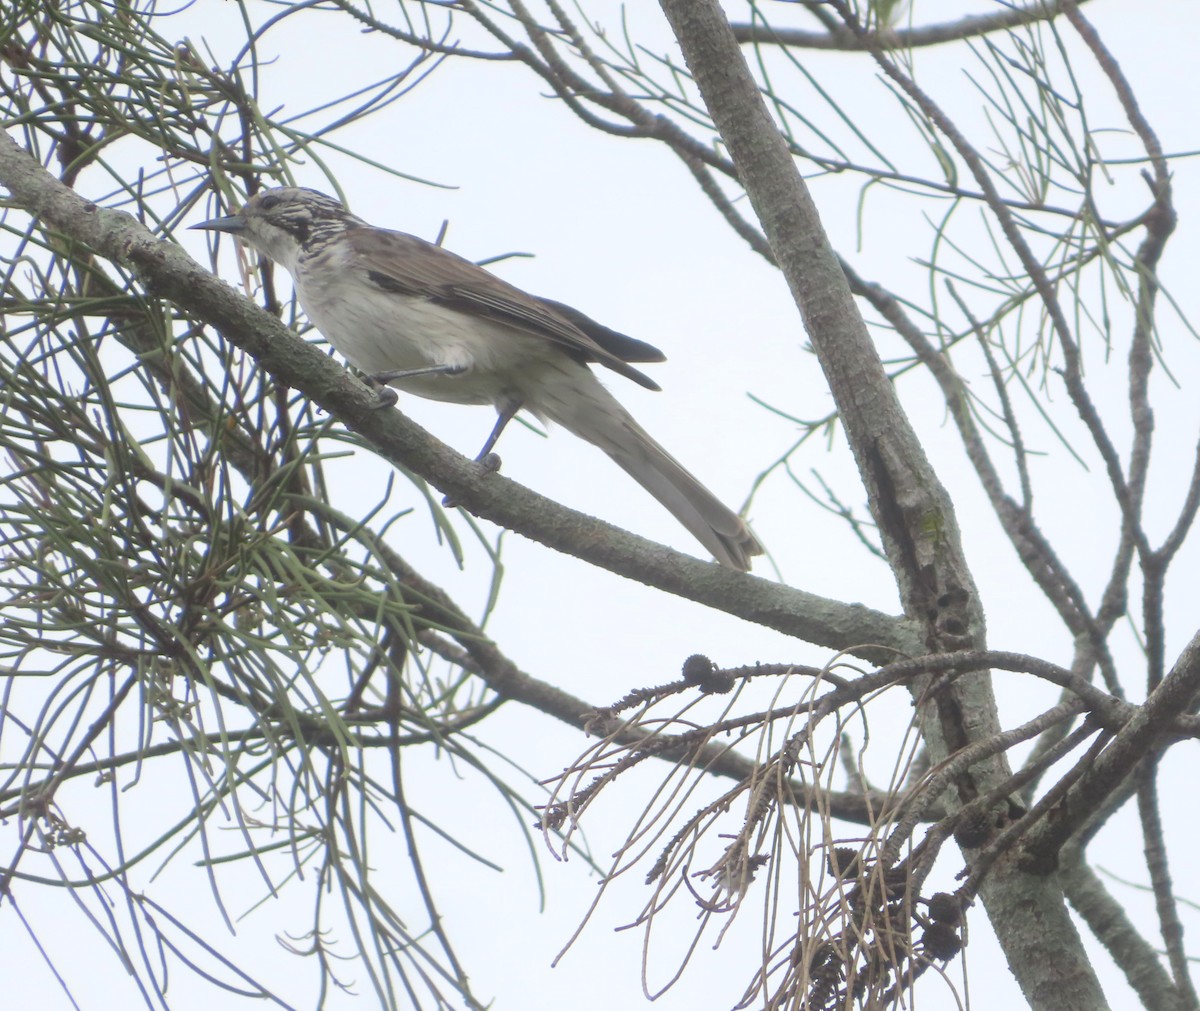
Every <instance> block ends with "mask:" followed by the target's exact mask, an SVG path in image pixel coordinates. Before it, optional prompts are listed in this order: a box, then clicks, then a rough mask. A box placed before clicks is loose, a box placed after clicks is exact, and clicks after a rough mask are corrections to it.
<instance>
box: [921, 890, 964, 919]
mask: <svg viewBox="0 0 1200 1011" xmlns="http://www.w3.org/2000/svg"><path fill="white" fill-rule="evenodd" d="M929 918H930V919H931V920H933V921H935V922H937V923H944V924H946V926H948V927H957V926H958V924H959V923H960V922H962V906H961V904H960V903H959V901H958V899H956V898H955V897H954V896H953V895H951V894H950V893H949V892H938V893H937V894H936V895H933V896H931V897H930V899H929Z"/></svg>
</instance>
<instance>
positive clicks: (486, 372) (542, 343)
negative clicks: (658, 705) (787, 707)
mask: <svg viewBox="0 0 1200 1011" xmlns="http://www.w3.org/2000/svg"><path fill="white" fill-rule="evenodd" d="M192 227H193V228H197V229H204V230H208V231H214V232H224V233H228V234H231V235H234V236H236V237H237V238H238V239H240V240H241V241H242V242H244V243H246V244H247V245H249V246H250V247H251V248H253V249H254V250H256V251H257V252H258V253H259V254H261V255H262V256H265V257H266V258H267V259H268V260H271V261H272V262H274V263H276V264H278V265H279V266H281V267H283V268H284V270H286V271H287V272H288V274H290V275H291V278H292V282H293V286H294V288H295V292H296V297H297V298H298V299H299V302H300V305H301V307H302V308H303V310H304V313H305V315H306V316H307V317H308V319H309V320H310V322H311V323H312V324H313V325H314V326H315V327H316V328H317V330H319V331H320V332H321V334H323V335H324V337H325V338H326V339H327V340H328V341H329V343H330V344H331V345H332V346H333V347H334V349H335V350H337V351H338V352H339V353H340V354H341V355H342V356H343V357H344V358H345V359H346V360H347V361H348V362H349V363H350V364H351V365H353V366H354V367H355V368H356V369H358V370H360V371H361V372H363V373H364V374H365V375H366V376H368V377H369V378H370V379H372V380H373V381H374V382H375V383H377V384H381V385H383V388H384V389H385V390H386V392H387V393H390V394H391V397H390V399H389V400H387V401H385V402H388V403H392V402H394V401H395V394H394V393H393V392H392V391H391V390H390V389H387V387H389V386H390V387H394V388H396V389H399V390H401V391H404V392H408V393H412V394H416V395H417V396H421V397H427V398H430V399H433V400H441V401H450V402H453V403H460V404H486V405H491V406H493V407H494V408H495V409H496V412H497V419H496V424H495V427H494V428H493V429H492V432H491V434H490V435H489V436H488V439H487V441H486V443H485V444H484V447H483V449H482V450H481V451H480V453H479V455H478V456H477V457H476V459H477V460H478V461H481V462H485V463H491V464H492V465H496V458H495V456H494V454H493V453H492V450H493V448H494V446H495V444H496V440H497V439H499V437H500V433H501V432H502V431H503V430H504V427H505V425H506V424H507V423H508V422H509V420H511V419H512V417H513V416H514V415H515V414H516V413H517V412H518V411H520V410H522V409H523V410H525V411H528V412H529V413H530V414H532V415H533V416H534V417H536V418H538V419H539V420H540V421H542V422H553V423H556V424H558V425H561V426H562V427H563V428H565V429H567V431H569V432H572V433H573V434H574V435H576V436H578V437H579V438H581V439H583V440H584V441H586V442H590V443H591V444H592V445H594V446H597V447H598V448H600V449H601V450H603V451H604V452H605V453H607V454H608V456H609V457H611V458H612V459H613V460H614V461H615V462H616V463H617V465H618V466H620V467H621V468H622V469H623V470H624V471H625V472H626V473H628V474H629V475H630V476H631V477H632V478H633V479H634V480H635V481H637V482H638V484H640V485H641V486H642V487H643V488H645V489H646V491H648V492H649V493H650V494H651V495H652V496H654V498H656V499H657V500H658V501H659V502H660V503H661V504H662V505H663V506H665V507H666V509H667V510H668V511H669V512H670V513H671V514H672V515H673V516H675V518H676V519H677V520H679V522H680V523H682V524H683V526H684V527H686V528H687V529H688V530H689V531H690V532H691V533H692V535H693V536H694V537H695V538H696V539H697V540H698V541H699V542H700V544H702V545H703V546H704V547H705V548H706V549H708V551H709V552H711V553H712V555H713V557H714V558H715V559H716V560H717V561H718V562H720V563H721V564H722V565H724V566H727V567H729V568H731V569H736V570H739V571H743V572H745V571H748V570H749V568H750V560H751V558H752V557H753V556H754V555H758V554H761V553H762V550H763V549H762V546H761V545H760V544H759V542H758V540H757V538H756V537H755V536H754V534H753V533H752V532H751V531H750V528H749V527H748V526H747V525H746V523H745V521H744V520H743V519H742V518H741V516H739V515H738V514H737V513H736V512H734V511H733V510H732V509H730V508H728V507H727V506H725V505H723V504H722V503H721V501H720V500H719V499H718V498H717V497H716V496H715V495H713V493H712V492H710V491H709V490H708V489H707V488H705V487H704V485H702V484H701V483H700V481H699V480H698V479H697V478H695V477H693V476H692V474H691V473H690V472H689V471H688V470H687V469H685V468H684V467H683V465H682V464H680V463H679V462H678V461H677V460H676V459H675V458H674V457H673V456H671V455H670V454H669V453H668V452H667V451H666V450H665V449H663V448H662V446H660V445H659V444H658V443H657V442H655V441H654V439H652V438H651V437H650V435H649V434H647V432H646V431H645V429H643V428H642V426H641V425H639V424H638V423H637V422H636V421H635V420H634V419H633V417H632V415H630V414H629V412H628V411H626V410H625V408H624V407H622V406H621V404H620V403H619V402H618V401H617V399H616V398H615V397H614V396H613V395H612V394H611V393H610V392H609V391H608V389H607V388H606V387H605V386H604V385H603V383H601V382H600V380H599V378H597V376H596V374H595V373H594V372H593V371H592V369H591V368H590V366H591V365H600V366H603V367H605V368H607V369H610V370H611V371H613V372H615V373H616V374H618V375H620V376H624V377H625V378H627V379H630V380H632V381H633V382H635V383H637V384H639V385H640V386H643V387H645V388H647V389H650V390H656V391H657V390H658V389H659V387H658V385H657V384H656V383H655V382H654V381H653V380H652V379H650V378H649V377H648V376H646V375H645V374H644V373H642V372H640V371H639V370H638V369H636V368H634V367H633V365H632V364H630V363H634V362H636V363H638V364H642V363H647V362H658V361H663V360H664V359H665V356H664V355H663V353H662V352H661V351H659V350H658V349H657V348H655V347H653V346H651V345H650V344H647V343H645V342H643V341H640V340H636V339H635V338H632V337H628V336H626V335H625V334H622V333H618V332H617V331H615V330H610V329H609V328H608V327H605V326H602V325H601V324H599V323H597V322H596V321H594V320H592V319H591V318H589V317H588V316H586V315H584V314H583V313H582V312H580V311H579V310H577V309H573V308H571V307H570V306H567V305H564V304H562V303H561V302H556V301H553V300H552V299H547V298H539V297H537V296H535V295H531V294H529V293H527V292H525V291H522V290H521V289H520V288H517V287H515V286H514V285H511V284H509V283H508V282H506V281H504V280H503V279H502V278H500V277H497V276H496V275H495V274H493V273H491V272H490V271H488V270H486V269H484V268H483V267H480V266H479V265H477V264H475V263H472V262H471V261H470V260H467V259H464V258H463V257H461V256H458V255H456V254H455V253H452V252H450V251H449V250H448V249H444V248H443V247H442V246H440V245H437V244H435V243H432V242H427V241H425V240H424V239H421V238H418V237H417V236H415V235H409V234H406V233H404V232H398V231H391V230H389V229H385V228H377V227H375V226H373V225H370V224H368V223H367V222H366V221H364V220H363V219H362V218H359V217H356V216H355V215H353V214H351V213H350V211H349V210H347V208H346V207H345V205H344V204H343V203H342V202H341V201H339V200H337V199H335V198H334V197H331V196H328V195H326V194H324V193H321V192H319V191H317V190H313V189H307V188H304V187H295V186H283V187H275V188H271V189H264V190H261V191H259V192H258V193H256V194H255V195H254V196H252V197H251V198H250V199H249V200H248V201H247V202H246V204H245V205H244V206H243V207H242V209H241V210H240V211H238V212H237V213H235V214H231V215H228V216H226V217H219V218H212V219H210V220H208V221H203V222H201V223H199V224H197V225H193V226H192Z"/></svg>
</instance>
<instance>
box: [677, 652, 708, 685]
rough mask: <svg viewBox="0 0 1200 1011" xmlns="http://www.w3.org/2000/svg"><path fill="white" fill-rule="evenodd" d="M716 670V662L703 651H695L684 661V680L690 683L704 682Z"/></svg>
mask: <svg viewBox="0 0 1200 1011" xmlns="http://www.w3.org/2000/svg"><path fill="white" fill-rule="evenodd" d="M714 670H716V664H714V663H713V662H712V661H711V660H710V659H709V658H708V657H706V656H705V655H704V654H703V653H693V654H692V655H691V656H689V657H688V658H687V659H686V660H684V661H683V680H684V681H685V682H686V683H687V684H689V685H699V684H703V683H704V682H705V680H706V679H707V678H708V677H709V676H710V675H711V674H712V672H713V671H714Z"/></svg>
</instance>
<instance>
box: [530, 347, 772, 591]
mask: <svg viewBox="0 0 1200 1011" xmlns="http://www.w3.org/2000/svg"><path fill="white" fill-rule="evenodd" d="M571 365H572V366H574V368H571V369H570V372H569V378H570V379H571V380H573V382H570V383H563V382H562V381H561V379H562V378H566V377H559V376H556V377H555V378H556V379H558V380H559V381H558V382H550V383H544V384H541V385H540V387H539V394H540V395H539V396H538V398H537V403H536V404H530V403H528V402H526V406H527V407H532V408H533V409H534V411H535V413H537V414H539V415H542V416H543V417H545V418H546V419H547V420H549V421H553V422H556V423H557V424H559V425H562V427H563V428H565V429H567V430H568V431H569V432H572V433H574V434H575V435H577V436H579V438H581V439H584V440H586V441H587V442H590V443H591V444H592V445H594V446H597V447H599V448H600V449H602V450H604V452H605V453H607V454H608V455H609V456H610V457H612V458H613V460H614V461H616V463H618V464H619V465H620V466H621V468H622V469H623V470H624V471H625V472H626V473H627V474H628V475H629V476H630V477H632V478H633V479H634V480H635V481H637V483H638V484H640V485H641V486H642V487H643V488H645V489H646V491H648V492H649V493H650V494H651V495H653V496H654V497H655V498H656V499H658V501H659V502H661V503H662V504H663V505H664V506H665V507H666V508H667V510H668V511H669V512H670V513H671V515H672V516H674V517H675V518H676V519H677V520H679V522H680V523H682V524H683V525H684V526H685V527H686V528H687V529H688V530H689V531H690V532H691V533H692V536H694V537H695V538H696V540H698V541H699V542H700V543H701V544H703V545H704V546H705V547H706V548H707V549H708V550H709V551H711V552H712V555H713V557H714V558H715V559H716V560H717V561H718V562H720V563H721V564H722V565H726V566H728V567H729V568H731V569H738V570H740V571H742V572H746V571H748V570H749V569H750V559H751V558H752V557H753V556H754V555H760V554H762V550H763V549H762V545H760V544H759V543H758V540H757V539H756V538H755V536H754V534H752V533H751V532H750V528H749V527H747V526H746V523H745V521H744V520H743V519H742V518H741V517H740V516H739V515H738V514H737V513H735V512H734V511H733V510H732V509H730V508H729V507H728V506H726V505H724V504H722V502H721V501H720V500H719V499H718V498H717V497H716V496H715V495H714V494H713V493H712V492H710V491H709V490H708V489H707V488H705V487H704V485H702V484H701V483H700V482H699V481H698V480H697V479H696V478H695V477H693V476H692V475H691V474H690V473H689V472H688V471H687V470H686V469H685V468H684V467H683V465H682V464H681V463H679V461H677V460H676V459H675V458H674V457H673V456H671V454H670V453H668V452H667V451H666V450H665V449H663V448H662V446H660V445H659V444H658V443H657V442H655V441H654V440H653V439H652V438H651V437H650V436H649V434H648V433H647V432H646V430H645V429H644V428H642V426H641V425H639V424H638V423H637V422H636V421H634V420H633V417H632V416H631V415H630V414H629V412H628V411H626V410H625V408H624V407H622V406H621V405H620V403H619V402H618V401H617V399H616V398H615V397H614V396H613V395H612V394H611V393H609V392H608V390H607V389H605V388H604V386H603V385H602V384H601V383H600V380H599V379H597V378H596V377H595V376H594V375H593V374H592V372H591V370H590V369H587V368H586V367H583V368H580V367H579V366H578V365H577V364H576V363H574V362H572V363H571ZM548 393H550V394H551V395H549V396H547V394H548Z"/></svg>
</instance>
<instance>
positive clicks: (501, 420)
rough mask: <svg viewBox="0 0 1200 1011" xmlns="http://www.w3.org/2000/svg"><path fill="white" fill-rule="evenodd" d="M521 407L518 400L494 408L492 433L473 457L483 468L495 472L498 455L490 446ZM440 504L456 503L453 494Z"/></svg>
mask: <svg viewBox="0 0 1200 1011" xmlns="http://www.w3.org/2000/svg"><path fill="white" fill-rule="evenodd" d="M520 409H521V402H520V401H519V400H512V401H506V402H505V404H504V405H503V406H502V407H498V408H496V424H495V425H494V426H493V427H492V434H491V435H489V436H488V437H487V442H485V443H484V444H483V449H481V450H480V451H479V455H478V456H476V457H475V462H476V463H477V464H479V465H480V466H481V467H483V469H484V470H487V471H490V472H492V473H495V472H496V471H498V470H499V469H500V457H499V455H498V454H496V453H493V452H492V447H494V446H495V445H496V440H497V439H499V438H500V433H501V432H503V431H504V426H505V425H507V424H508V423H509V422H510V421H512V419H513V416H514V415H515V414H516V413H517V411H519V410H520ZM442 505H443V506H445V507H446V508H447V509H452V508H453V507H454V506H456V505H458V503H457V502H455V501H454V498H453V496H450V495H447V496H446V497H445V498H444V499H442Z"/></svg>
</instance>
